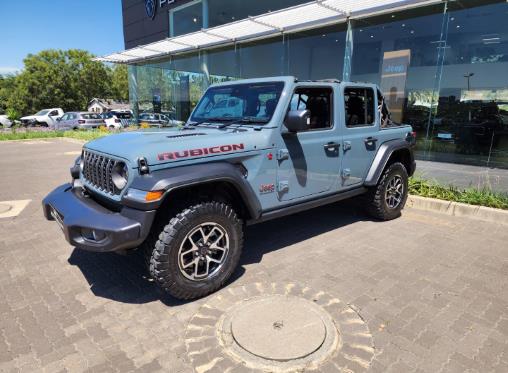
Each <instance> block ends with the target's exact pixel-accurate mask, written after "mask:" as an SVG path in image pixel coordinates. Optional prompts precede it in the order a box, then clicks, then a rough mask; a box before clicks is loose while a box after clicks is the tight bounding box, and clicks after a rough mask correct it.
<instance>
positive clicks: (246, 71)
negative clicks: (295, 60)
mask: <svg viewBox="0 0 508 373" xmlns="http://www.w3.org/2000/svg"><path fill="white" fill-rule="evenodd" d="M239 53H240V55H239V67H240V76H241V77H242V78H261V77H267V76H279V75H283V74H284V43H283V40H282V37H278V38H272V39H268V40H262V41H258V42H253V43H246V44H241V45H240V51H239Z"/></svg>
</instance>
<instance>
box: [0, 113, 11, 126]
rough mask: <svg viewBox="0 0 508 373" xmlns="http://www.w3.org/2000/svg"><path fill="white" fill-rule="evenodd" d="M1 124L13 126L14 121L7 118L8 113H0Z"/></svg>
mask: <svg viewBox="0 0 508 373" xmlns="http://www.w3.org/2000/svg"><path fill="white" fill-rule="evenodd" d="M0 125H1V126H2V127H4V128H11V127H12V121H11V120H10V119H9V118H7V115H0Z"/></svg>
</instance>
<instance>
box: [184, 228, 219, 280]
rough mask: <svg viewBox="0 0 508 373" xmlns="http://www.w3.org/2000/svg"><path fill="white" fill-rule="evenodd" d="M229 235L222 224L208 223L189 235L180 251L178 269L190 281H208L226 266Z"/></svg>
mask: <svg viewBox="0 0 508 373" xmlns="http://www.w3.org/2000/svg"><path fill="white" fill-rule="evenodd" d="M228 252H229V235H228V233H227V232H226V230H225V229H224V227H222V226H221V225H220V224H217V223H213V222H206V223H202V224H199V225H198V226H196V227H194V228H193V229H191V230H190V231H189V233H187V235H186V236H185V238H184V239H183V241H182V244H181V245H180V249H179V251H178V267H179V268H180V272H181V273H182V274H183V275H184V276H185V277H186V278H188V279H189V280H193V281H203V280H208V279H209V278H210V277H212V276H213V275H214V274H216V273H217V272H218V271H219V270H220V269H221V268H222V266H223V265H224V263H225V261H226V258H227V255H228Z"/></svg>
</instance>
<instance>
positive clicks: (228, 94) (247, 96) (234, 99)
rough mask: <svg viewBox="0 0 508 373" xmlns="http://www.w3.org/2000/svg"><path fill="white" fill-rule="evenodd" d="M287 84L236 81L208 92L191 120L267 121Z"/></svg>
mask: <svg viewBox="0 0 508 373" xmlns="http://www.w3.org/2000/svg"><path fill="white" fill-rule="evenodd" d="M283 88H284V83H282V82H264V83H252V84H233V85H228V86H225V87H214V88H210V89H209V90H208V91H206V93H205V95H204V96H203V98H202V99H201V101H200V102H199V105H198V107H197V108H196V110H195V111H194V114H193V115H192V118H191V120H192V121H194V122H201V121H203V120H215V121H221V120H222V121H223V120H233V119H236V120H238V119H242V118H243V119H246V123H266V122H268V121H269V120H270V119H271V118H272V115H273V113H274V111H275V108H276V107H277V103H278V102H279V99H280V95H281V93H282V89H283Z"/></svg>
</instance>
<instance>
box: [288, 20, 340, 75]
mask: <svg viewBox="0 0 508 373" xmlns="http://www.w3.org/2000/svg"><path fill="white" fill-rule="evenodd" d="M345 42H346V24H345V23H344V24H339V25H336V26H331V27H326V28H320V29H317V30H309V31H304V32H299V33H296V34H290V35H289V36H288V37H287V41H286V44H287V49H288V51H287V66H288V67H287V73H288V74H290V75H294V76H296V77H297V78H298V79H301V80H316V79H340V78H341V77H342V68H343V64H344V50H345Z"/></svg>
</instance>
